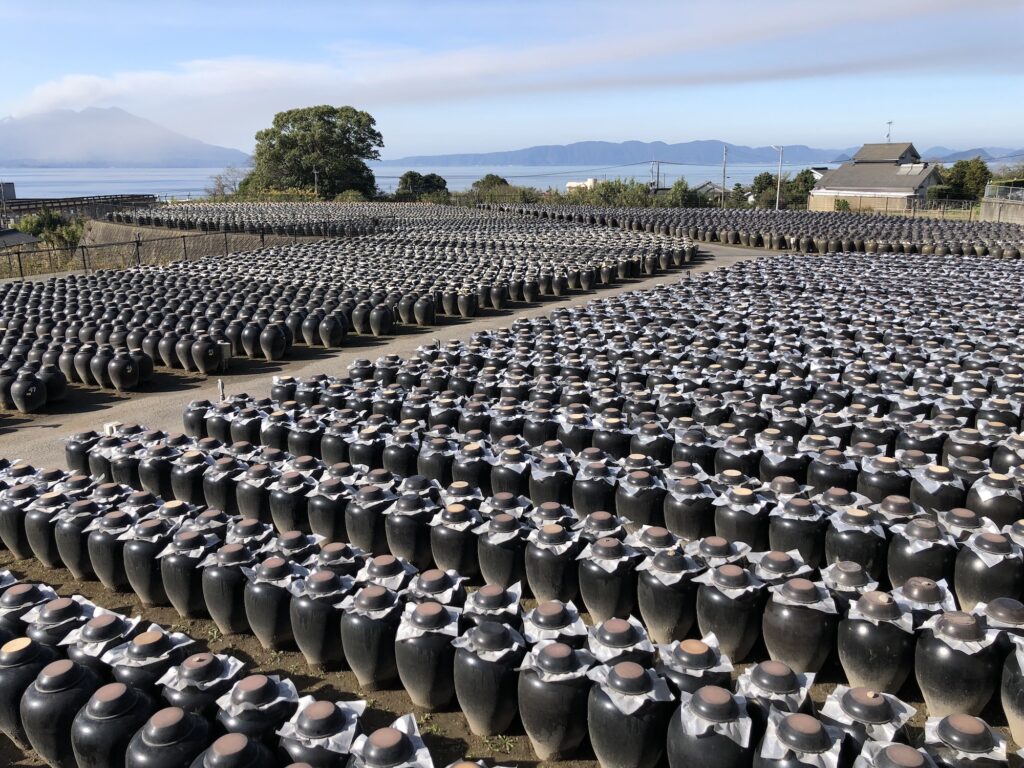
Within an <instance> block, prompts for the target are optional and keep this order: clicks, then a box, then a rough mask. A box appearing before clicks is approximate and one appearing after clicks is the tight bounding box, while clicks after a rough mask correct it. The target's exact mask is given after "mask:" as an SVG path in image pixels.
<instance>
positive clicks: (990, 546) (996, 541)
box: [974, 531, 1013, 555]
mask: <svg viewBox="0 0 1024 768" xmlns="http://www.w3.org/2000/svg"><path fill="white" fill-rule="evenodd" d="M974 546H975V547H977V548H978V549H980V550H981V551H983V552H990V553H992V554H994V555H1008V554H1010V553H1011V552H1013V544H1012V543H1011V542H1010V539H1009V537H1008V536H1004V535H1003V534H1001V533H992V532H988V531H986V532H985V533H979V534H977V535H976V536H975V537H974Z"/></svg>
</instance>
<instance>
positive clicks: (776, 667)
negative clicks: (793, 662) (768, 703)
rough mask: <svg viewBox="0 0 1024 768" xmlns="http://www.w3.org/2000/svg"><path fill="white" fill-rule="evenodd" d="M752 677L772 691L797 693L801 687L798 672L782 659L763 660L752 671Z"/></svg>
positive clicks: (758, 684)
mask: <svg viewBox="0 0 1024 768" xmlns="http://www.w3.org/2000/svg"><path fill="white" fill-rule="evenodd" d="M750 677H751V679H752V680H753V681H754V683H756V684H757V686H758V687H759V688H762V689H764V690H766V691H769V692H771V693H795V692H796V691H797V690H799V688H800V680H799V678H797V676H796V673H795V672H793V670H792V669H790V667H789V666H788V665H786V664H783V663H782V662H781V661H762V662H761V663H760V664H757V665H756V666H755V667H754V669H753V670H751V673H750Z"/></svg>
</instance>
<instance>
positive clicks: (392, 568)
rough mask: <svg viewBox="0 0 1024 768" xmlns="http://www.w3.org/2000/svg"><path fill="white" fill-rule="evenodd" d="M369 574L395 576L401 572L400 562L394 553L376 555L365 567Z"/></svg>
mask: <svg viewBox="0 0 1024 768" xmlns="http://www.w3.org/2000/svg"><path fill="white" fill-rule="evenodd" d="M366 569H367V572H368V573H369V574H370V576H375V577H378V578H380V577H385V576H396V575H398V574H399V573H401V572H402V564H401V563H400V562H399V561H398V558H397V557H395V556H394V555H377V556H376V557H375V558H373V559H372V560H370V563H369V565H368V566H367V567H366Z"/></svg>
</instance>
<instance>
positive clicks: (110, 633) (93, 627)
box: [82, 613, 127, 643]
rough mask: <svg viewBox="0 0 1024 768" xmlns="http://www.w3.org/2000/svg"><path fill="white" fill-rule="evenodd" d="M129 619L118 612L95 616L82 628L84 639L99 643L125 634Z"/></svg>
mask: <svg viewBox="0 0 1024 768" xmlns="http://www.w3.org/2000/svg"><path fill="white" fill-rule="evenodd" d="M126 626H127V621H125V619H124V617H123V616H120V615H118V614H116V613H104V614H101V615H99V616H94V617H93V618H91V619H89V621H87V622H86V623H85V626H84V627H83V628H82V639H83V640H85V641H86V642H89V643H99V642H104V641H107V640H113V639H114V638H117V637H121V636H122V635H123V634H124V631H125V627H126Z"/></svg>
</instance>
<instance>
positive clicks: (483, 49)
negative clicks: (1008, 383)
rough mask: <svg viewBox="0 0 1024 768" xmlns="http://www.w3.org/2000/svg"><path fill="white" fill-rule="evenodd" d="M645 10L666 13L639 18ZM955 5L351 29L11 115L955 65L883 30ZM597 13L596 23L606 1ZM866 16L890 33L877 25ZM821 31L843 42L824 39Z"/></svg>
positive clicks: (408, 99) (774, 6) (123, 79)
mask: <svg viewBox="0 0 1024 768" xmlns="http://www.w3.org/2000/svg"><path fill="white" fill-rule="evenodd" d="M984 7H987V8H993V9H1002V8H1013V7H1014V5H1013V3H1011V2H1007V0H980V2H976V3H975V4H974V6H973V8H972V11H973V12H977V11H978V10H979V8H984ZM602 10H603V11H605V12H606V11H607V10H608V8H607V6H605V7H603V9H602ZM633 11H635V12H633ZM656 11H660V12H661V14H662V15H663V17H664V18H665V20H666V22H667V23H665V24H662V25H657V24H654V25H652V24H651V23H650V20H651V18H652V16H653V14H654V13H655V12H656ZM956 12H959V13H963V10H962V5H961V4H960V3H959V2H953V0H860V2H858V3H856V4H847V3H833V2H822V1H821V0H788V1H786V2H778V3H771V4H769V3H760V2H759V3H756V4H751V3H742V2H741V3H737V2H732V3H726V2H699V3H687V4H682V3H670V4H666V3H653V4H652V3H650V2H647V3H641V4H640V5H639V6H638V7H637V8H635V9H631V12H630V13H629V14H628V17H626V14H623V18H622V20H621V21H622V24H621V26H619V27H616V28H610V27H608V26H605V27H604V31H603V32H600V33H599V32H598V31H596V30H595V29H594V23H593V20H591V23H588V24H581V25H580V27H581V29H582V32H581V34H578V35H573V34H571V31H570V29H569V28H570V27H571V21H572V20H571V19H563V27H564V28H565V29H564V33H565V34H564V41H563V42H559V43H550V42H549V43H544V44H535V45H529V46H514V45H512V44H505V45H503V46H501V47H497V46H485V45H469V46H465V45H464V46H462V47H456V48H451V49H442V50H440V51H424V50H418V49H415V48H412V47H409V46H384V47H375V46H370V45H368V44H366V43H362V42H360V41H354V42H351V43H348V44H345V43H339V44H338V45H335V46H332V48H331V49H330V50H329V51H328V52H327V55H326V56H325V57H324V58H323V60H320V61H310V62H303V61H294V60H284V59H277V58H273V57H269V56H268V57H228V58H205V59H196V60H191V61H185V62H182V63H179V64H176V65H174V66H171V67H169V68H167V69H153V70H138V71H124V72H117V73H114V74H112V75H109V76H98V75H92V74H69V75H66V76H64V77H61V78H59V79H56V80H53V81H50V82H46V83H42V84H40V85H38V86H37V87H35V88H34V89H33V90H32V91H31V93H30V94H29V96H28V97H27V98H26V99H25V100H24V101H23V102H22V103H21V104H19V105H17V107H16V109H15V114H23V113H28V112H37V111H45V110H50V109H58V108H75V109H79V108H83V107H87V106H120V107H123V108H125V109H127V110H129V111H132V112H136V113H138V114H141V115H144V116H146V117H149V118H151V119H154V120H156V121H157V122H160V123H162V124H164V125H167V126H168V127H170V128H173V129H176V130H180V131H182V132H184V133H187V134H190V135H194V136H197V137H200V138H203V139H205V140H207V141H213V142H216V143H223V144H228V145H232V146H239V147H242V148H248V147H249V146H251V141H252V138H251V137H252V135H253V133H254V132H255V130H256V129H257V128H259V127H260V126H262V125H265V124H266V123H267V122H268V120H269V118H270V116H271V115H272V114H273V113H274V112H276V111H279V110H281V109H287V108H292V107H296V106H301V105H305V104H311V103H335V104H337V103H351V104H354V105H357V106H360V107H363V108H366V109H370V110H371V111H372V110H373V109H374V108H382V107H387V108H392V109H398V108H400V107H401V106H402V105H404V104H422V103H424V102H431V103H434V102H445V101H450V102H455V101H465V100H474V99H476V100H479V99H488V98H495V97H500V96H515V95H518V96H523V95H528V94H544V93H558V92H565V93H567V94H569V93H577V92H580V91H584V90H596V89H609V90H615V89H620V90H622V89H637V88H668V89H671V88H681V87H686V86H691V85H706V84H713V83H742V82H764V81H769V80H792V79H799V78H808V77H821V76H835V75H854V74H858V73H866V72H873V73H879V72H907V71H921V70H923V69H926V68H936V67H940V66H941V65H942V63H943V61H944V60H949V59H950V58H955V59H957V66H958V67H960V68H963V67H965V66H976V67H984V65H985V59H984V57H985V55H986V54H985V52H986V51H989V52H991V51H994V50H996V49H997V46H994V45H985V46H980V48H979V51H972V52H971V55H970V56H965V57H954V56H952V53H953V52H951V51H950V50H949V47H948V45H947V44H944V45H941V46H940V45H937V44H936V42H935V41H934V40H933V39H930V38H928V37H927V36H922V35H914V34H906V35H899V36H898V38H896V40H897V42H898V45H896V46H892V44H891V42H890V41H893V40H894V37H895V35H894V34H893V33H895V32H897V31H898V30H900V29H904V30H908V31H911V32H912V31H913V29H914V26H915V25H916V24H917V23H918V22H919V20H920V19H921V18H923V17H924V18H932V19H936V18H938V19H942V18H944V17H946V16H948V15H949V14H951V13H956ZM599 20H600V21H601V22H602V23H603V22H606V20H607V19H606V14H605V15H602V16H601V17H600V19H599ZM900 24H903V25H905V26H903V27H901V26H900ZM876 25H877V27H878V29H879V30H886V31H887V32H888V33H889V34H885V35H879V34H877V31H878V30H876V29H874V27H875V26H876ZM557 31H558V30H555V32H557ZM866 32H867V33H870V34H865V33H866ZM844 36H845V37H844ZM829 40H837V41H839V40H842V41H844V42H845V43H847V44H845V45H841V46H830V45H829V42H828V41H829ZM890 46H891V49H890ZM834 49H839V50H840V51H841V53H840V54H834V53H833V50H834ZM891 51H897V53H892V52H891ZM938 54H941V55H938ZM944 57H945V58H944ZM965 61H966V63H965ZM410 114H414V113H412V112H410Z"/></svg>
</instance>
